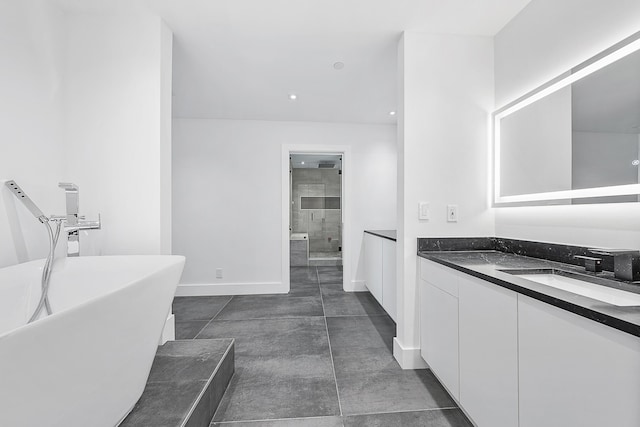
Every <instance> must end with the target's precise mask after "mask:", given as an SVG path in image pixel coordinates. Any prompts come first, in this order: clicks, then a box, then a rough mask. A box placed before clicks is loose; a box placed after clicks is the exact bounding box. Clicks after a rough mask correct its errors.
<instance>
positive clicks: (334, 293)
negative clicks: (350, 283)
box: [320, 284, 387, 317]
mask: <svg viewBox="0 0 640 427" xmlns="http://www.w3.org/2000/svg"><path fill="white" fill-rule="evenodd" d="M320 292H321V293H322V302H323V304H324V312H325V316H327V317H334V316H378V315H385V314H387V312H386V311H384V309H383V308H382V306H381V305H380V304H378V301H376V299H375V298H374V297H373V295H371V293H369V292H345V291H343V290H342V284H328V285H327V284H321V285H320Z"/></svg>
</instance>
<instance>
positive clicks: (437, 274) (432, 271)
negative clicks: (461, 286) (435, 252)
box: [420, 258, 458, 298]
mask: <svg viewBox="0 0 640 427" xmlns="http://www.w3.org/2000/svg"><path fill="white" fill-rule="evenodd" d="M420 278H421V279H422V280H424V281H426V282H428V283H431V284H432V285H433V286H435V287H437V288H440V289H441V290H443V291H445V292H446V293H448V294H449V295H453V296H454V297H456V298H457V297H458V273H457V271H455V270H453V269H451V268H449V267H445V266H443V265H440V264H436V263H435V262H433V261H429V260H426V259H422V258H421V259H420Z"/></svg>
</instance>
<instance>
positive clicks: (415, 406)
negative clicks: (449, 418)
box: [338, 369, 457, 415]
mask: <svg viewBox="0 0 640 427" xmlns="http://www.w3.org/2000/svg"><path fill="white" fill-rule="evenodd" d="M338 390H339V393H340V402H341V404H342V413H343V414H344V415H354V414H373V413H380V412H398V411H418V410H424V409H437V408H451V407H456V406H457V405H456V404H455V402H454V401H453V399H452V398H451V397H450V396H449V394H448V393H447V392H446V390H445V389H444V388H443V387H442V385H440V383H439V382H438V380H437V379H436V378H435V377H434V375H433V374H432V373H431V371H430V370H427V369H423V370H415V371H414V370H401V369H400V370H394V371H388V370H387V371H380V372H368V373H366V374H354V375H349V376H345V377H341V378H338Z"/></svg>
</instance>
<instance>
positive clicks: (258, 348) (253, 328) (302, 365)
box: [174, 266, 471, 427]
mask: <svg viewBox="0 0 640 427" xmlns="http://www.w3.org/2000/svg"><path fill="white" fill-rule="evenodd" d="M290 277H291V292H290V293H289V294H288V295H258V296H234V297H205V298H206V300H204V299H202V300H201V299H199V298H198V297H183V298H176V299H175V301H174V313H175V315H176V334H178V335H179V336H180V335H182V336H181V338H187V337H188V338H194V337H195V338H196V339H205V338H235V354H236V365H235V366H236V367H235V374H234V376H233V378H232V379H231V383H230V384H229V388H228V389H227V392H226V393H225V395H224V397H223V399H222V402H221V403H220V406H219V408H218V411H217V412H216V414H215V416H214V420H213V422H212V424H211V425H212V426H221V427H243V426H246V427H289V426H301V427H337V426H345V427H346V426H349V427H352V426H385V427H393V426H408V427H411V426H434V427H458V426H464V427H468V426H471V423H470V422H469V421H468V420H467V419H466V418H465V416H464V415H463V413H462V412H461V411H460V409H458V408H457V406H456V404H455V403H454V401H453V400H452V399H451V397H450V396H449V395H448V394H447V392H446V391H445V390H444V388H443V387H442V386H441V385H440V383H439V382H438V380H437V379H436V378H435V377H434V376H433V374H432V373H431V371H429V370H427V369H424V370H415V371H412V370H402V369H401V368H400V366H399V365H398V363H397V362H396V361H395V359H394V357H393V354H392V340H393V337H394V336H395V324H394V323H393V321H392V320H391V318H390V317H389V316H387V315H386V313H385V312H384V310H383V309H382V307H380V305H379V304H378V303H377V301H375V299H374V298H373V297H372V296H371V294H370V293H368V292H356V293H349V292H344V291H342V286H341V283H342V267H326V266H324V267H294V268H292V269H291V276H290ZM191 305H193V306H194V309H193V312H192V311H191V309H190V306H191Z"/></svg>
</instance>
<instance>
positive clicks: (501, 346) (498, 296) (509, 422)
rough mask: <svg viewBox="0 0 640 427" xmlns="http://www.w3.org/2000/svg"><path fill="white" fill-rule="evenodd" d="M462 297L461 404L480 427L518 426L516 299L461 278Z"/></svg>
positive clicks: (510, 293) (472, 279)
mask: <svg viewBox="0 0 640 427" xmlns="http://www.w3.org/2000/svg"><path fill="white" fill-rule="evenodd" d="M458 298H459V310H460V313H459V314H460V316H459V323H460V324H459V338H460V404H461V405H462V407H464V409H465V411H466V412H467V413H468V414H469V415H470V416H471V418H472V419H473V420H474V422H475V423H476V425H478V426H479V427H514V426H517V425H518V298H517V295H516V293H515V292H513V291H510V290H508V289H504V288H501V287H498V286H496V285H493V284H491V283H489V282H486V281H484V280H480V279H476V278H475V277H472V276H467V275H460V277H459V280H458ZM540 425H545V424H540Z"/></svg>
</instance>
